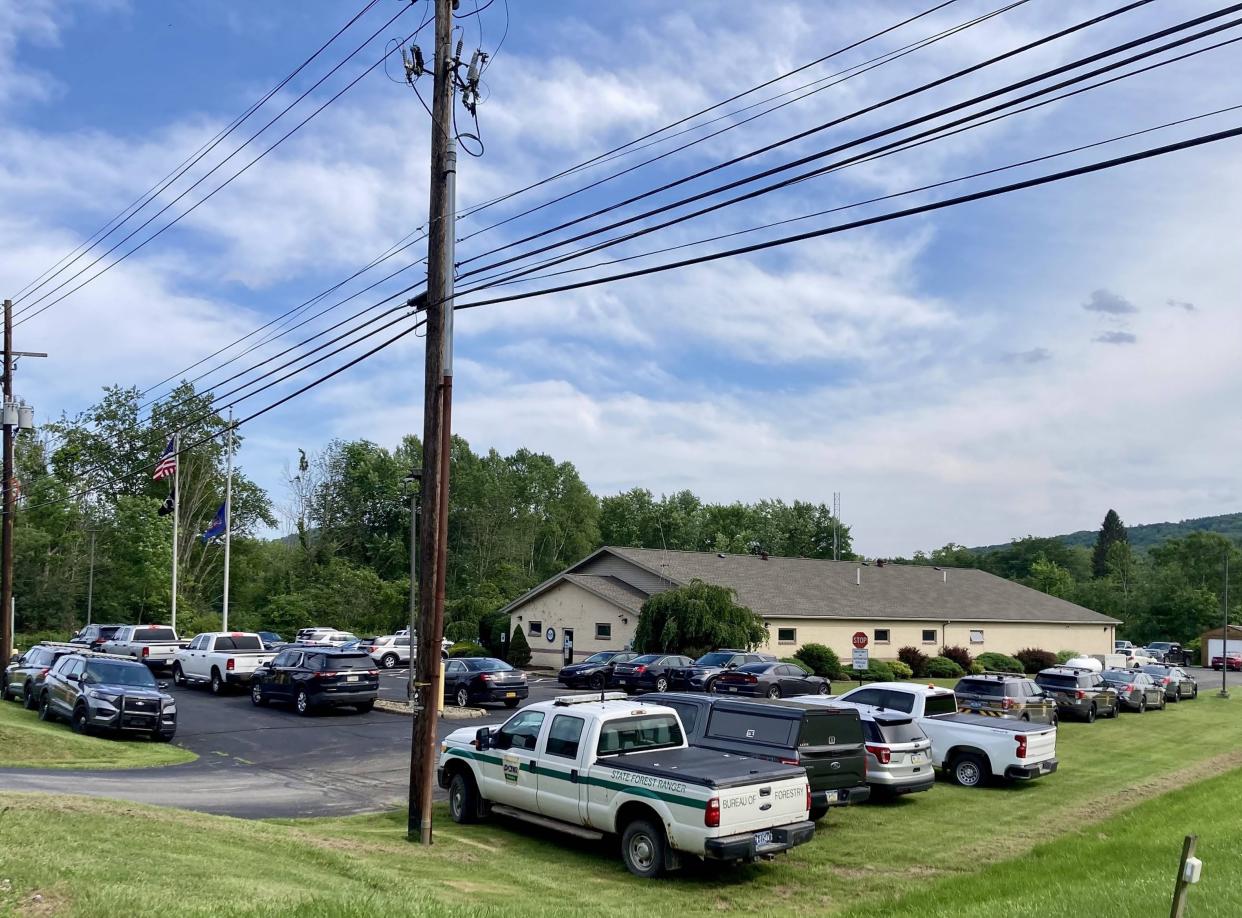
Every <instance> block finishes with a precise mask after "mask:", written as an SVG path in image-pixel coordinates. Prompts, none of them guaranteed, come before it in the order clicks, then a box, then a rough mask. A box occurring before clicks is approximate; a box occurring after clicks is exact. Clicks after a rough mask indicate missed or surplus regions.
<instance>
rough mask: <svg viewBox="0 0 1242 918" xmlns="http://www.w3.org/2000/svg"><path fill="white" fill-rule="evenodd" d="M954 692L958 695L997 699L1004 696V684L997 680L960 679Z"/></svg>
mask: <svg viewBox="0 0 1242 918" xmlns="http://www.w3.org/2000/svg"><path fill="white" fill-rule="evenodd" d="M954 691H955V692H957V693H958V694H959V695H962V694H967V695H994V696H996V697H998V698H999V697H1003V696H1004V694H1005V683H1003V682H1001V681H999V680H997V679H962V680H961V681H959V682H958V683H957V687H956V688H954Z"/></svg>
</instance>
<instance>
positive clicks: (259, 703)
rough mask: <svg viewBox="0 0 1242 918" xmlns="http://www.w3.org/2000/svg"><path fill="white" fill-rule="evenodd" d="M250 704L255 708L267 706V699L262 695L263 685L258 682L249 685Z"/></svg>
mask: <svg viewBox="0 0 1242 918" xmlns="http://www.w3.org/2000/svg"><path fill="white" fill-rule="evenodd" d="M250 703H251V704H252V705H254V706H255V707H256V708H261V707H264V706H265V705H266V704H267V698H265V697H264V695H263V685H262V683H259V682H254V683H251V685H250Z"/></svg>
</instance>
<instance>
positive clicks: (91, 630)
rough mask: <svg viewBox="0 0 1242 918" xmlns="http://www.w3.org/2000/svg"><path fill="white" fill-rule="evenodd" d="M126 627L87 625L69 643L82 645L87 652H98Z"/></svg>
mask: <svg viewBox="0 0 1242 918" xmlns="http://www.w3.org/2000/svg"><path fill="white" fill-rule="evenodd" d="M124 627H125V626H124V625H87V626H86V627H85V628H83V629H82V630H81V631H79V632H78V633H77V634H75V635H74V636H73V637H71V638H70V639H69V643H70V644H81V645H82V646H83V647H85V648H86V649H87V650H98V649H99V648H100V647H102V646H103V645H104V642H105V641H110V640H112V639H113V638H114V637H116V633H117V632H118V631H120V630H121V629H122V628H124Z"/></svg>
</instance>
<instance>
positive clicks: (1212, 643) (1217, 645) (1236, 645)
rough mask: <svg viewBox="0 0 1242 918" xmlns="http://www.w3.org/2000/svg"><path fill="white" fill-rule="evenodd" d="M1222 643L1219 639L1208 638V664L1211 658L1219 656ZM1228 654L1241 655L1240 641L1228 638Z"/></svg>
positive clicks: (1241, 641) (1241, 642)
mask: <svg viewBox="0 0 1242 918" xmlns="http://www.w3.org/2000/svg"><path fill="white" fill-rule="evenodd" d="M1222 643H1223V641H1221V639H1220V638H1209V639H1208V662H1211V660H1212V657H1219V656H1221V644H1222ZM1229 652H1230V653H1242V640H1239V639H1238V638H1230V639H1229Z"/></svg>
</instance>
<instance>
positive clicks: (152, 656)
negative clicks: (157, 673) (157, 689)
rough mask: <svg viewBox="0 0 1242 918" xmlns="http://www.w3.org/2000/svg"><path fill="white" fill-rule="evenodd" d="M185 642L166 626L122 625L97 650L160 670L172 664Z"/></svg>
mask: <svg viewBox="0 0 1242 918" xmlns="http://www.w3.org/2000/svg"><path fill="white" fill-rule="evenodd" d="M184 646H185V642H184V641H182V640H181V639H180V638H178V637H177V632H176V631H174V630H173V629H172V628H169V627H168V626H167V625H122V626H121V627H120V628H118V629H117V630H116V634H114V635H112V638H111V639H110V640H107V641H104V643H103V646H102V647H100V648H99V649H100V650H101V651H102V652H103V653H114V654H116V655H117V656H120V657H131V658H132V659H135V660H139V661H141V662H143V663H146V664H147V665H148V666H150V667H152V668H156V667H159V668H162V667H165V666H168V665H169V664H171V663H172V661H173V658H174V657H175V656H176V655H177V651H179V650H180V649H181V648H182V647H184Z"/></svg>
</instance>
